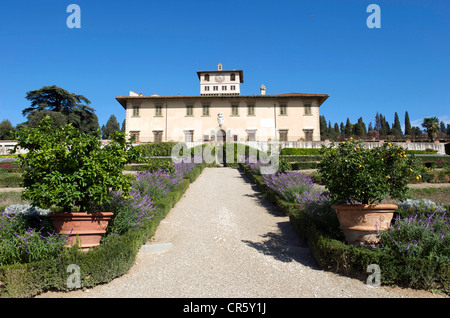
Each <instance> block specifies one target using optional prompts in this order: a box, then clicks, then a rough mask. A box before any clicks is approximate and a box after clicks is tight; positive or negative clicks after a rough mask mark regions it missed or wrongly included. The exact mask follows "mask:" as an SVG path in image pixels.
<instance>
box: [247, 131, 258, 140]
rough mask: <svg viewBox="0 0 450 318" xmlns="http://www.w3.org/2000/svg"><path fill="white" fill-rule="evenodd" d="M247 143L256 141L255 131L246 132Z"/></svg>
mask: <svg viewBox="0 0 450 318" xmlns="http://www.w3.org/2000/svg"><path fill="white" fill-rule="evenodd" d="M247 135H248V141H255V140H256V130H247Z"/></svg>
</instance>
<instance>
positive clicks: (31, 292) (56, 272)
mask: <svg viewBox="0 0 450 318" xmlns="http://www.w3.org/2000/svg"><path fill="white" fill-rule="evenodd" d="M204 167H205V164H201V165H198V167H196V169H194V170H195V172H193V173H192V175H191V176H190V177H189V179H183V180H182V181H181V183H180V184H179V185H178V186H177V187H176V188H175V189H173V190H172V191H171V192H170V193H168V194H167V195H166V196H165V197H164V198H162V199H161V200H160V201H158V202H157V207H156V210H155V214H154V216H153V217H152V218H151V219H150V220H149V221H146V222H145V223H144V225H143V226H142V227H141V228H140V229H137V230H135V229H131V230H129V231H128V232H126V233H125V234H124V235H121V236H117V237H114V238H111V239H108V240H105V241H104V242H102V244H100V245H99V246H97V247H94V248H92V249H90V250H89V251H87V252H81V251H78V250H77V248H76V247H73V248H67V249H65V250H64V252H63V253H62V254H61V255H60V257H58V258H54V259H48V260H45V261H40V262H34V263H28V264H14V265H7V266H1V267H0V297H13V298H16V297H17V298H25V297H33V296H35V295H38V294H40V293H42V292H45V291H49V290H57V291H69V290H70V289H69V288H68V287H67V279H68V278H69V276H70V275H71V273H70V272H69V273H68V272H67V267H68V266H69V265H70V264H76V265H78V266H79V267H80V272H81V288H91V287H94V286H96V285H98V284H102V283H108V282H110V281H111V280H113V279H114V278H116V277H118V276H121V275H123V274H125V273H126V272H127V271H128V270H129V269H130V268H131V266H132V265H133V264H134V261H135V258H136V255H137V253H138V251H139V249H140V248H141V246H142V245H143V244H145V242H147V241H148V240H149V239H150V238H151V237H152V236H153V235H154V234H155V232H156V229H157V227H158V225H159V223H160V221H161V220H162V219H164V217H165V216H166V215H167V214H168V213H169V211H170V209H172V207H173V206H175V204H176V203H177V202H178V201H179V200H180V198H181V197H182V195H183V194H184V193H185V191H186V190H187V188H188V187H189V184H190V182H192V181H193V180H195V178H196V177H197V176H198V175H199V174H200V173H201V172H202V171H203V169H204ZM197 168H198V169H197Z"/></svg>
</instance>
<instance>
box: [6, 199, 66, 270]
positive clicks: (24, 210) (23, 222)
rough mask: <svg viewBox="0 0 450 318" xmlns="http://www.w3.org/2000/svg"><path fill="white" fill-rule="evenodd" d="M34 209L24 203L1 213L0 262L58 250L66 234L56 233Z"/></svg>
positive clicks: (39, 256)
mask: <svg viewBox="0 0 450 318" xmlns="http://www.w3.org/2000/svg"><path fill="white" fill-rule="evenodd" d="M36 211H38V209H34V208H33V207H30V206H25V205H24V206H11V208H9V207H7V208H6V209H5V210H4V211H2V212H1V213H0V265H9V264H16V263H29V262H33V261H39V260H43V259H47V258H51V257H55V256H57V255H59V254H60V253H61V251H62V250H63V246H64V244H65V243H66V241H67V239H68V237H69V235H57V234H56V233H55V232H54V231H53V229H52V227H51V225H50V224H49V223H48V222H47V219H46V218H45V216H44V215H40V214H39V213H36ZM39 212H40V211H39Z"/></svg>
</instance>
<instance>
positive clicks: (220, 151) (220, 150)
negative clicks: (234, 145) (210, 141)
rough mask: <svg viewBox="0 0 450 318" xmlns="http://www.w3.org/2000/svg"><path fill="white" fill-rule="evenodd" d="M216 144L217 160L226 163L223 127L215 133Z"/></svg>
mask: <svg viewBox="0 0 450 318" xmlns="http://www.w3.org/2000/svg"><path fill="white" fill-rule="evenodd" d="M216 137H217V138H216V144H217V145H218V146H219V147H217V150H216V156H217V161H218V162H219V163H221V164H224V165H225V164H226V155H225V149H224V148H225V143H226V141H227V133H226V132H225V130H223V129H219V130H218V131H217V134H216Z"/></svg>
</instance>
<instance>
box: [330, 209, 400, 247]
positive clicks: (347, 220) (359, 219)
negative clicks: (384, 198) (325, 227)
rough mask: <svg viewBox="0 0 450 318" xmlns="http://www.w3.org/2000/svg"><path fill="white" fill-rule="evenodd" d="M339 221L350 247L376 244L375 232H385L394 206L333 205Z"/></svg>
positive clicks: (377, 240) (392, 215)
mask: <svg viewBox="0 0 450 318" xmlns="http://www.w3.org/2000/svg"><path fill="white" fill-rule="evenodd" d="M333 208H334V209H335V210H336V214H337V217H338V219H339V223H340V226H339V228H340V229H341V230H342V231H343V232H344V235H345V240H346V242H347V243H348V244H350V245H364V244H367V243H378V242H379V238H378V235H377V231H379V230H380V231H383V230H387V229H388V228H389V227H390V225H391V221H392V218H393V217H394V212H395V210H396V209H397V208H398V206H397V205H395V204H370V205H369V204H366V205H362V204H358V205H334V206H333Z"/></svg>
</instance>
